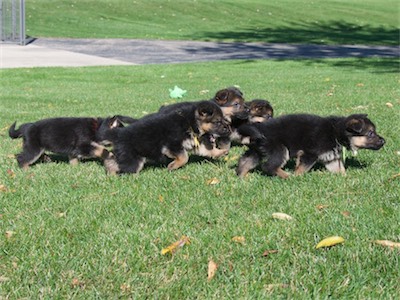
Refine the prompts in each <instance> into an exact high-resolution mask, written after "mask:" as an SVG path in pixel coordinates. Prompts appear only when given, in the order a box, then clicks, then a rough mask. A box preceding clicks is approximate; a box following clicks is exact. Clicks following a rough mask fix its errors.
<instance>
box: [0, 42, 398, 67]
mask: <svg viewBox="0 0 400 300" xmlns="http://www.w3.org/2000/svg"><path fill="white" fill-rule="evenodd" d="M337 57H400V47H394V46H392V47H390V46H360V45H357V46H351V45H341V46H326V45H288V44H266V43H218V42H196V41H161V40H129V39H101V40H93V39H53V38H39V39H36V40H34V41H33V42H32V43H30V44H29V45H27V46H19V45H11V44H0V68H18V67H41V66H43V67H44V66H71V67H73V66H94V65H136V64H161V63H182V62H199V61H212V60H228V59H293V58H313V59H314V58H337Z"/></svg>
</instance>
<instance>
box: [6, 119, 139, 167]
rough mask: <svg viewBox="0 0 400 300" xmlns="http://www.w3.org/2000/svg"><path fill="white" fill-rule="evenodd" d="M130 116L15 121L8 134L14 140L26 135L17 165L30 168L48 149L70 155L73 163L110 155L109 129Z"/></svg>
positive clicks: (121, 124) (126, 121)
mask: <svg viewBox="0 0 400 300" xmlns="http://www.w3.org/2000/svg"><path fill="white" fill-rule="evenodd" d="M134 121H135V119H132V118H130V117H127V116H114V117H107V118H70V117H65V118H51V119H43V120H40V121H37V122H34V123H25V124H22V125H21V126H20V127H19V128H18V129H15V127H16V122H14V124H12V125H11V127H10V129H9V131H8V133H9V136H10V137H11V138H12V139H16V138H21V137H22V138H23V151H22V152H21V153H20V154H18V155H17V161H18V165H19V166H20V167H21V168H24V169H26V168H28V167H29V166H30V165H31V164H33V163H34V162H36V161H37V160H38V159H39V158H40V157H41V156H42V155H43V154H44V152H45V151H51V152H54V153H59V154H65V155H68V157H69V161H70V163H71V164H77V163H78V160H79V159H81V158H95V157H99V158H103V159H104V158H108V157H109V156H110V155H111V154H110V153H109V152H108V151H107V149H105V147H104V146H106V145H107V144H109V141H107V140H106V138H105V136H106V133H107V131H108V130H110V129H111V128H115V127H122V126H123V122H124V123H132V122H134Z"/></svg>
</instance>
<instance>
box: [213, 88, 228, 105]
mask: <svg viewBox="0 0 400 300" xmlns="http://www.w3.org/2000/svg"><path fill="white" fill-rule="evenodd" d="M228 99H229V90H228V89H223V90H220V91H218V92H217V93H216V94H215V97H214V100H215V102H216V103H217V104H218V105H219V106H223V105H224V104H226V102H228Z"/></svg>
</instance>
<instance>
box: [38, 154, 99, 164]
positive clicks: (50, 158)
mask: <svg viewBox="0 0 400 300" xmlns="http://www.w3.org/2000/svg"><path fill="white" fill-rule="evenodd" d="M87 162H95V163H97V164H98V165H103V161H102V160H101V159H98V158H85V159H79V164H82V163H87ZM47 163H62V164H70V162H69V158H68V157H67V156H65V155H59V154H53V153H51V154H47V153H46V154H43V155H42V156H41V157H40V158H39V159H38V160H37V161H36V162H35V163H34V164H32V166H34V165H36V164H47Z"/></svg>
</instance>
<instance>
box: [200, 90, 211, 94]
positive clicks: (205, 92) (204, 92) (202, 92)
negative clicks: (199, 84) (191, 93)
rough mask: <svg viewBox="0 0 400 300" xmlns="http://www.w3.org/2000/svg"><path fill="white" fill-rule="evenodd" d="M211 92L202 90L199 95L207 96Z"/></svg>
mask: <svg viewBox="0 0 400 300" xmlns="http://www.w3.org/2000/svg"><path fill="white" fill-rule="evenodd" d="M209 92H210V91H209V90H201V91H200V92H199V94H200V95H205V94H207V93H209Z"/></svg>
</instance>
